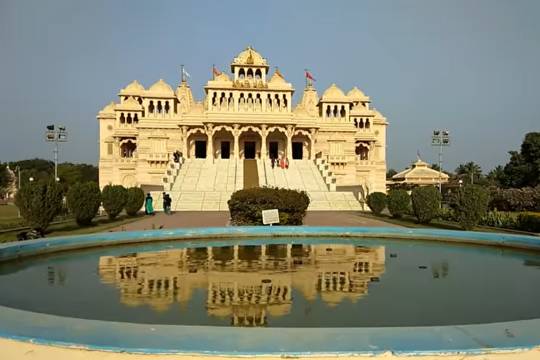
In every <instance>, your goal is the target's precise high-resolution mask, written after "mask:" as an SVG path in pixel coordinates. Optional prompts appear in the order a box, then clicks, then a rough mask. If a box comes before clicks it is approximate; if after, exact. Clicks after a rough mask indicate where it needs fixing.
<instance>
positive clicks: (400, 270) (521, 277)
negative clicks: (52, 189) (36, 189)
mask: <svg viewBox="0 0 540 360" xmlns="http://www.w3.org/2000/svg"><path fill="white" fill-rule="evenodd" d="M539 298H540V254H538V253H534V252H525V251H516V250H509V249H500V248H492V247H476V246H466V245H455V244H445V243H437V242H421V241H410V240H395V241H394V240H380V239H379V240H376V239H354V240H353V239H344V238H313V239H310V238H307V239H305V238H277V239H268V238H264V239H249V240H238V241H234V240H232V241H211V242H209V241H189V242H186V241H177V242H160V243H153V244H140V245H124V246H116V247H108V248H95V249H89V250H81V251H73V252H63V253H58V254H54V255H49V256H41V257H35V258H31V259H26V260H23V261H12V262H9V263H5V264H0V305H3V306H8V307H13V308H18V309H24V310H29V311H34V312H42V313H49V314H56V315H61V316H69V317H76V318H86V319H98V320H108V321H120V322H135V323H153V324H175V325H215V326H248V327H253V326H269V327H373V326H383V327H387V326H433V325H455V324H472V323H490V322H500V321H513V320H522V319H532V318H540V306H538V299H539Z"/></svg>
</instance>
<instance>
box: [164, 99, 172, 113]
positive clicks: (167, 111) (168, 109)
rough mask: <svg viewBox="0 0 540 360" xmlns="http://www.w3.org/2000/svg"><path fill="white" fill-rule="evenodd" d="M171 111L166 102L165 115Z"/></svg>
mask: <svg viewBox="0 0 540 360" xmlns="http://www.w3.org/2000/svg"><path fill="white" fill-rule="evenodd" d="M170 110H171V107H170V106H169V102H168V101H166V102H165V114H168V113H169V111H170Z"/></svg>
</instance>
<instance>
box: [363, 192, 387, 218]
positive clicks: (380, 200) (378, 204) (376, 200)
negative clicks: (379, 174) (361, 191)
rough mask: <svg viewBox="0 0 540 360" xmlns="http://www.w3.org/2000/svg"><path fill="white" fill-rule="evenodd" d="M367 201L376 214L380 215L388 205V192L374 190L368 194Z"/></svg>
mask: <svg viewBox="0 0 540 360" xmlns="http://www.w3.org/2000/svg"><path fill="white" fill-rule="evenodd" d="M366 202H367V204H368V206H369V208H370V209H371V211H372V212H373V213H374V214H375V215H380V214H381V212H382V211H383V210H384V208H385V207H386V194H385V193H382V192H373V193H371V194H369V195H368V196H367V199H366Z"/></svg>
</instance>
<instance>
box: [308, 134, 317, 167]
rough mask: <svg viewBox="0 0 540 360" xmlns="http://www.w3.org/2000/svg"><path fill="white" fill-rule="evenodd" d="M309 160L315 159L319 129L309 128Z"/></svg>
mask: <svg viewBox="0 0 540 360" xmlns="http://www.w3.org/2000/svg"><path fill="white" fill-rule="evenodd" d="M309 133H310V136H309V160H314V159H315V135H316V133H317V129H309Z"/></svg>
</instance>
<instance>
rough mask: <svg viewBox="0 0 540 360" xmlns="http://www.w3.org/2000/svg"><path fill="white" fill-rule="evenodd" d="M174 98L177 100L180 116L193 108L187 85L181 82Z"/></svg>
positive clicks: (191, 96)
mask: <svg viewBox="0 0 540 360" xmlns="http://www.w3.org/2000/svg"><path fill="white" fill-rule="evenodd" d="M176 97H177V98H178V102H179V103H180V104H179V109H178V111H179V112H180V113H181V114H185V113H187V112H189V111H190V109H191V107H192V106H193V103H194V101H193V94H192V93H191V88H190V87H189V85H188V83H187V82H186V81H185V80H183V81H182V82H181V83H180V85H178V87H177V88H176Z"/></svg>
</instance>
